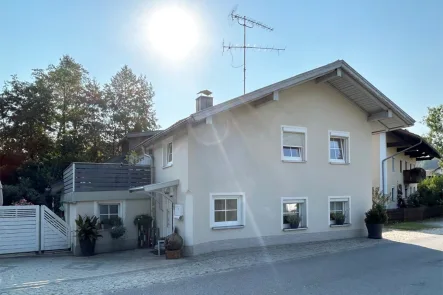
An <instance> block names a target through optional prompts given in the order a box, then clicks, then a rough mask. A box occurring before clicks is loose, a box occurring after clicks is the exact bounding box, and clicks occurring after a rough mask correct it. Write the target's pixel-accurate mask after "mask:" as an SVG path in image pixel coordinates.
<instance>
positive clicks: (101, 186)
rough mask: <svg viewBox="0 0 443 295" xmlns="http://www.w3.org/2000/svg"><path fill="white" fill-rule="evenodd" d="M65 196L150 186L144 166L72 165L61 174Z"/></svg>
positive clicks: (149, 179)
mask: <svg viewBox="0 0 443 295" xmlns="http://www.w3.org/2000/svg"><path fill="white" fill-rule="evenodd" d="M63 178H64V186H65V194H66V193H69V192H91V191H119V190H127V189H129V188H132V187H137V186H143V185H147V184H151V167H150V166H146V165H127V164H108V163H72V164H71V165H70V166H69V167H68V168H66V170H65V171H64V172H63Z"/></svg>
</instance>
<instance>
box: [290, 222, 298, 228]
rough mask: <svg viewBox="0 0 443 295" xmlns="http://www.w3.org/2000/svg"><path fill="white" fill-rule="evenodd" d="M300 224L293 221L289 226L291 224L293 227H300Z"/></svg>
mask: <svg viewBox="0 0 443 295" xmlns="http://www.w3.org/2000/svg"><path fill="white" fill-rule="evenodd" d="M299 225H300V224H299V223H291V224H289V226H290V227H291V228H292V229H296V228H298V226H299Z"/></svg>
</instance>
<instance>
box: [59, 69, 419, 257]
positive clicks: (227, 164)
mask: <svg viewBox="0 0 443 295" xmlns="http://www.w3.org/2000/svg"><path fill="white" fill-rule="evenodd" d="M414 122H415V121H414V120H413V119H412V118H411V117H410V116H409V115H408V114H406V113H405V112H404V111H403V110H402V109H400V108H399V107H398V106H397V105H396V104H395V103H394V102H392V101H391V100H390V99H388V98H387V97H386V96H385V95H383V94H382V93H381V92H380V91H379V90H378V89H377V88H375V87H374V86H373V85H372V84H371V83H369V82H368V81H367V80H366V79H365V78H364V77H362V76H361V75H360V74H359V73H358V72H357V71H355V70H354V69H353V68H352V67H351V66H349V65H348V64H347V63H346V62H344V61H342V60H338V61H335V62H333V63H330V64H327V65H325V66H322V67H319V68H316V69H314V70H311V71H308V72H305V73H302V74H300V75H297V76H294V77H291V78H289V79H286V80H283V81H280V82H277V83H275V84H272V85H269V86H266V87H263V88H261V89H258V90H255V91H253V92H250V93H247V94H245V95H242V96H239V97H237V98H233V99H231V100H228V101H225V102H223V103H220V104H218V105H213V97H212V96H211V94H210V93H208V92H204V93H199V96H198V97H197V99H196V111H195V113H193V114H191V115H190V116H188V117H187V118H184V119H182V120H179V121H178V122H176V123H175V124H173V125H172V126H170V127H169V128H167V129H165V130H163V131H161V132H158V133H156V134H155V135H153V136H152V137H150V138H148V139H146V140H144V141H142V142H141V143H140V144H138V145H136V146H134V147H133V150H134V151H136V152H137V153H138V154H139V155H140V157H144V158H147V159H149V163H150V165H149V166H144V167H145V169H146V175H142V176H137V177H133V178H131V179H134V178H135V179H137V181H138V180H140V181H138V183H142V181H143V179H145V180H146V183H144V184H140V185H134V183H130V188H129V190H128V191H126V192H124V191H123V190H121V188H124V187H128V185H127V183H126V184H125V185H123V184H122V182H121V181H119V180H118V179H116V178H115V176H114V175H112V174H111V173H110V171H109V170H108V171H107V172H106V171H98V170H97V169H96V170H95V172H94V173H93V175H89V176H88V177H92V176H94V175H95V176H94V177H95V178H99V179H102V178H103V181H105V182H106V183H112V184H115V186H116V187H118V189H119V190H118V191H114V192H111V193H110V192H102V191H95V192H89V191H87V192H81V191H79V189H80V188H81V190H90V189H92V188H93V187H94V185H95V184H96V183H95V180H91V179H94V177H92V178H88V177H84V176H85V174H84V172H80V171H79V172H75V171H76V169H77V168H75V169H71V170H73V171H74V172H67V175H66V176H67V177H66V178H67V179H68V184H69V183H74V184H75V185H76V187H75V188H69V185H68V192H67V194H65V196H67V199H68V202H69V205H70V207H71V209H70V210H71V217H70V218H71V219H72V218H73V217H72V216H76V214H85V213H87V214H91V213H94V212H97V213H101V211H102V209H103V212H105V213H108V214H110V212H111V211H112V212H115V213H114V214H117V215H119V216H121V217H123V218H124V219H125V224H128V222H130V218H128V216H131V217H133V216H134V215H135V214H140V213H141V212H143V213H146V214H151V215H152V216H153V217H154V219H155V221H156V227H158V229H159V236H166V235H168V234H171V233H172V232H173V230H174V228H176V229H177V230H178V232H179V233H180V234H181V235H182V236H183V238H184V243H185V248H184V250H185V254H187V255H197V254H202V253H208V252H212V251H218V250H229V249H235V248H246V247H256V246H265V245H275V244H286V243H300V242H308V241H319V240H330V239H342V238H349V237H357V236H363V235H365V233H366V229H365V225H364V212H365V211H366V210H368V209H369V208H370V207H371V187H372V186H373V183H372V162H373V158H372V155H373V152H372V146H373V134H381V133H385V132H389V131H392V130H396V129H400V128H406V127H409V126H412V125H413V124H414ZM377 159H378V158H377ZM75 165H76V166H79V165H80V166H81V165H84V164H75ZM137 167H142V166H128V167H126V166H125V168H121V169H122V170H124V171H123V172H121V174H122V175H125V171H126V170H127V172H128V171H130V170H132V171H135V172H137V173H139V172H140V170H143V169H142V168H137ZM82 169H87V168H86V167H84V168H82ZM125 169H126V170H125ZM148 171H149V172H148ZM135 172H134V173H135ZM73 173H74V174H75V173H76V174H75V175H79V173H80V175H82V178H81V179H80V180H79V179H78V177H77V176H75V175H74V177H71V176H70V174H73ZM102 173H108V174H107V175H106V174H102ZM128 173H129V172H128ZM148 174H149V175H148ZM147 177H149V178H150V179H149V180H148V179H146V178H147ZM71 178H72V179H71ZM125 181H126V180H125ZM93 182H94V183H93ZM108 204H111V205H116V206H115V207H112V208H111V207H106V206H107V205H108ZM94 208H96V209H94ZM332 213H343V214H344V215H345V221H344V224H336V222H335V220H334V218H333V216H334V215H333V214H332ZM289 216H298V217H299V219H300V224H299V227H298V228H291V227H290V225H289V224H288V217H289ZM293 227H295V226H293ZM131 230H132V229H131ZM76 247H77V248H78V246H76Z"/></svg>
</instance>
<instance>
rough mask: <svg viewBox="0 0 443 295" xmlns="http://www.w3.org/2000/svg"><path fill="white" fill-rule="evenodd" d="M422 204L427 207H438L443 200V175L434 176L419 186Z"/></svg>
mask: <svg viewBox="0 0 443 295" xmlns="http://www.w3.org/2000/svg"><path fill="white" fill-rule="evenodd" d="M418 192H419V194H420V203H421V204H423V205H426V206H436V205H438V204H439V203H441V202H442V201H441V200H443V175H439V176H434V177H430V178H427V179H425V180H423V181H422V182H421V183H419V184H418Z"/></svg>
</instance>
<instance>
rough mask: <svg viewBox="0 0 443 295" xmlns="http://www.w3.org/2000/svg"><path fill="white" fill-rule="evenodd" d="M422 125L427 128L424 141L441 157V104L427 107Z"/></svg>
mask: <svg viewBox="0 0 443 295" xmlns="http://www.w3.org/2000/svg"><path fill="white" fill-rule="evenodd" d="M423 123H424V124H426V126H427V127H428V128H429V133H428V134H426V136H425V137H426V140H428V141H429V142H430V143H431V144H432V145H433V146H434V147H435V148H436V149H437V150H438V152H439V153H440V154H441V155H443V104H441V105H439V106H436V107H429V108H428V114H427V115H426V116H425V117H424V119H423ZM440 166H443V165H442V161H440Z"/></svg>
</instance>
